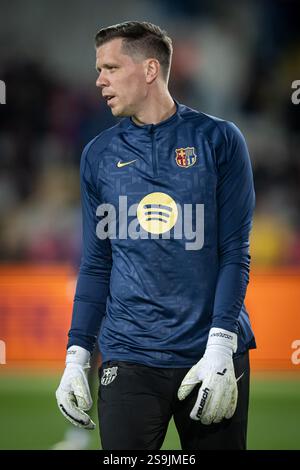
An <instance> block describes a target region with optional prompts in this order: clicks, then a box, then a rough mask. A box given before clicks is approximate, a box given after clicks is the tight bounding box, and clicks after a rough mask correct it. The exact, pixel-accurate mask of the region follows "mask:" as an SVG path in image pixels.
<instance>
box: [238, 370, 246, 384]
mask: <svg viewBox="0 0 300 470" xmlns="http://www.w3.org/2000/svg"><path fill="white" fill-rule="evenodd" d="M244 373H245V371H244V372H243V373H242V374H241V375H240V376H239V377H238V378H237V379H236V381H237V382H238V381H239V380H240V379H241V378H242V377H243V375H244Z"/></svg>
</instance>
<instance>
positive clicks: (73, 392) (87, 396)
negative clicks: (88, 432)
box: [55, 346, 96, 429]
mask: <svg viewBox="0 0 300 470" xmlns="http://www.w3.org/2000/svg"><path fill="white" fill-rule="evenodd" d="M89 360H90V353H89V351H87V350H86V349H84V348H82V347H81V346H70V347H69V348H68V351H67V357H66V368H65V371H64V373H63V376H62V378H61V381H60V384H59V387H58V389H57V390H56V393H55V395H56V400H57V404H58V407H59V409H60V411H61V412H62V414H63V415H64V416H65V417H66V418H67V419H68V420H69V421H71V423H72V424H74V425H75V426H78V427H80V428H86V429H94V428H95V426H96V425H95V423H94V422H93V421H92V420H91V418H90V417H89V415H88V414H87V413H85V412H84V411H87V410H90V409H91V407H92V405H93V400H92V397H91V393H90V388H89V384H88V380H87V371H88V369H89V368H90V364H89Z"/></svg>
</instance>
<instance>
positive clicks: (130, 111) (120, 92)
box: [96, 38, 147, 116]
mask: <svg viewBox="0 0 300 470" xmlns="http://www.w3.org/2000/svg"><path fill="white" fill-rule="evenodd" d="M121 49H122V39H121V38H118V39H113V40H112V41H109V42H107V43H105V44H103V45H102V46H100V47H98V48H97V51H96V69H97V70H98V72H99V76H98V78H97V81H96V86H97V87H99V88H101V89H102V95H103V96H104V97H105V99H106V100H107V104H108V106H109V107H110V108H111V111H112V114H113V115H114V116H133V115H135V114H136V113H137V112H138V111H139V110H140V109H141V107H142V103H143V100H144V99H145V98H146V96H147V82H146V69H145V61H143V60H142V59H141V60H140V61H139V62H138V63H137V60H136V59H135V61H134V60H133V58H132V57H131V56H129V55H126V54H124V53H123V52H122V50H121Z"/></svg>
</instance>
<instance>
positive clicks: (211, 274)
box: [67, 102, 255, 367]
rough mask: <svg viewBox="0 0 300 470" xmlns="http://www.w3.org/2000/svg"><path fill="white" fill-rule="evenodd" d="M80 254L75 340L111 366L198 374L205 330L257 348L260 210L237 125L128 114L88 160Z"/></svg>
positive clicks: (94, 145)
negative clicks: (249, 306) (254, 263)
mask: <svg viewBox="0 0 300 470" xmlns="http://www.w3.org/2000/svg"><path fill="white" fill-rule="evenodd" d="M80 172H81V196H82V212H83V254H82V261H81V266H80V270H79V276H78V281H77V288H76V293H75V299H74V308H73V315H72V324H71V329H70V331H69V342H68V345H67V347H69V346H71V345H74V344H75V345H79V346H82V347H83V348H85V349H87V350H89V351H92V350H93V348H94V345H95V342H96V339H97V337H98V342H99V349H100V352H101V355H102V360H103V362H105V361H108V360H124V361H129V362H137V363H142V364H146V365H149V366H155V367H190V366H192V365H193V364H194V363H195V362H197V361H198V360H199V359H200V358H201V356H202V355H203V353H204V351H205V346H206V342H207V338H208V332H209V329H210V328H211V327H219V328H223V329H226V330H228V331H231V332H235V333H237V334H238V350H237V353H236V354H241V353H242V352H244V351H246V350H247V349H249V348H254V347H255V339H254V335H253V332H252V329H251V325H250V321H249V316H248V313H247V311H246V309H245V306H244V298H245V294H246V289H247V284H248V282H249V268H250V255H249V232H250V229H251V224H252V216H253V209H254V200H255V196H254V188H253V176H252V170H251V163H250V158H249V154H248V150H247V146H246V143H245V139H244V137H243V136H242V134H241V132H240V131H239V129H238V128H237V127H236V126H235V125H234V124H233V123H231V122H228V121H224V120H221V119H218V118H215V117H212V116H209V115H207V114H204V113H202V112H198V111H196V110H193V109H191V108H188V107H186V106H184V105H182V104H179V103H177V102H176V113H175V114H173V115H172V116H171V117H170V118H168V119H166V120H165V121H162V122H160V123H158V124H147V125H143V126H138V125H136V124H135V123H134V121H133V120H132V119H131V118H130V117H128V118H124V119H122V120H121V121H120V122H119V123H118V124H117V125H115V126H114V127H112V128H110V129H108V130H105V131H104V132H102V133H101V134H100V135H98V136H97V137H95V138H94V139H93V140H92V141H91V142H90V143H89V144H88V145H87V146H86V147H85V149H84V151H83V154H82V158H81V169H80Z"/></svg>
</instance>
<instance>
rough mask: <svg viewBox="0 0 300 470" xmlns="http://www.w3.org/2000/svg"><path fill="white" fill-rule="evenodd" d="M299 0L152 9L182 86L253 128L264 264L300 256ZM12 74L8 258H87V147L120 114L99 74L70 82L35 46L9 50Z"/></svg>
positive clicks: (7, 132)
mask: <svg viewBox="0 0 300 470" xmlns="http://www.w3.org/2000/svg"><path fill="white" fill-rule="evenodd" d="M297 3H298V2H290V1H280V0H278V1H276V0H274V1H272V2H271V1H266V0H265V1H261V2H255V1H253V2H252V1H251V2H250V1H246V0H245V1H241V2H236V1H235V2H232V1H224V2H216V1H210V2H208V1H203V2H198V1H196V0H185V1H184V2H181V1H179V0H178V1H174V0H166V1H164V2H159V1H158V0H155V1H154V2H152V3H151V5H152V8H153V7H155V9H156V10H155V11H156V14H155V17H151V15H150V14H149V15H148V16H147V17H144V19H147V20H149V21H153V22H157V23H158V24H160V26H162V27H164V28H166V29H167V30H168V32H169V33H170V35H171V36H172V37H173V41H174V58H173V67H172V73H171V79H170V90H171V93H172V95H173V96H174V97H175V98H176V99H177V100H178V101H180V102H183V103H184V104H187V105H188V106H191V107H193V108H195V109H198V110H201V111H203V112H206V113H208V114H212V115H216V116H218V117H221V118H224V119H228V120H231V121H234V122H235V123H236V124H237V125H238V126H239V127H240V129H241V130H242V132H243V134H244V135H245V137H246V140H247V143H248V146H249V151H250V155H251V159H252V164H253V171H254V180H255V189H256V211H255V219H254V225H253V230H252V235H251V240H252V245H251V255H252V261H253V264H254V265H255V266H291V265H292V266H297V265H300V158H299V152H300V104H299V105H298V106H297V105H295V104H293V103H292V101H291V94H292V91H293V90H292V88H291V84H292V82H293V81H294V80H297V79H298V80H300V34H299V32H300V28H299V25H297V18H299V17H300V6H299V5H297ZM147 7H149V11H150V3H149V5H148V3H147V2H145V10H144V11H147ZM133 19H142V18H133ZM123 20H125V19H123V18H121V19H118V18H116V21H115V22H118V21H123ZM103 26H104V25H103ZM0 39H1V33H0ZM91 47H93V45H92V44H91ZM0 51H1V49H0ZM89 72H90V75H91V77H92V79H91V83H92V84H94V81H95V80H94V79H96V74H95V72H94V71H93V70H91V71H85V73H89ZM0 79H1V80H4V81H5V83H6V87H7V96H6V102H7V103H6V104H5V105H0V261H2V262H5V261H13V262H14V261H17V262H19V261H26V262H28V261H33V262H45V261H51V262H52V261H63V262H72V263H75V264H78V262H79V259H80V252H81V210H80V199H79V197H80V192H79V161H80V155H81V152H82V149H83V147H84V146H85V144H86V143H88V141H89V140H91V139H92V138H93V137H94V136H95V135H97V134H98V133H99V132H101V131H102V130H103V129H105V128H107V127H110V126H111V125H113V124H114V123H115V120H114V119H113V117H112V116H111V113H110V110H109V109H108V108H107V107H106V105H105V103H104V102H103V101H102V100H101V98H100V94H99V91H98V90H96V88H95V87H94V85H93V86H90V85H89V86H87V85H86V83H82V82H81V81H78V83H76V80H73V81H72V82H70V81H68V79H67V78H66V77H64V76H63V75H57V74H55V73H54V72H53V70H52V69H51V68H50V67H47V62H41V61H40V60H38V59H36V58H35V57H30V58H29V57H28V56H27V57H26V59H23V58H22V54H19V55H18V56H16V55H13V56H12V57H6V58H5V61H2V62H1V63H0Z"/></svg>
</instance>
